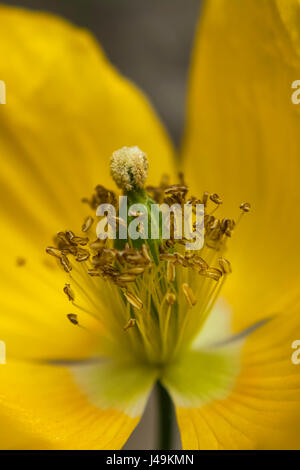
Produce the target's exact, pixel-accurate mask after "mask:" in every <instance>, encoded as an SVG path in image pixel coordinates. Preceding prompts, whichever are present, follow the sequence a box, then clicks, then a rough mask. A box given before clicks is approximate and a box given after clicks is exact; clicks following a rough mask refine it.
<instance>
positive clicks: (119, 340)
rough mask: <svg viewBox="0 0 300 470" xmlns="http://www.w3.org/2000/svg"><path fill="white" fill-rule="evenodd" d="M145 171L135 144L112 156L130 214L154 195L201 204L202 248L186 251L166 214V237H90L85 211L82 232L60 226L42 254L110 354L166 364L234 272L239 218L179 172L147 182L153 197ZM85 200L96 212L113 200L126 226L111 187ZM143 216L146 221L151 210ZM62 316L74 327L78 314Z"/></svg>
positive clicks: (184, 241) (90, 221) (118, 219)
mask: <svg viewBox="0 0 300 470" xmlns="http://www.w3.org/2000/svg"><path fill="white" fill-rule="evenodd" d="M147 170H148V162H147V158H146V155H145V154H144V153H143V152H142V151H141V150H140V149H138V148H137V147H130V148H129V147H124V148H122V149H120V150H118V151H116V152H114V153H113V155H112V157H111V172H112V175H113V177H114V180H115V181H116V183H117V185H118V186H119V187H120V188H122V189H123V192H125V193H126V195H127V200H128V204H129V205H128V214H127V215H128V216H129V217H136V216H141V215H142V214H141V213H139V211H130V210H129V207H130V205H131V204H132V203H136V202H138V203H141V201H142V202H143V203H145V205H146V207H147V208H150V206H151V204H152V203H153V199H154V200H155V201H157V202H159V203H160V204H161V203H164V204H169V205H172V204H174V203H177V204H180V205H182V207H184V204H186V203H189V204H190V205H192V209H193V214H194V215H196V208H197V205H198V204H203V205H204V207H205V214H204V246H203V247H202V248H201V249H199V250H195V251H193V250H190V251H189V250H188V249H187V246H186V245H187V243H190V240H188V239H187V238H185V237H182V238H181V239H180V240H178V239H176V237H175V231H174V217H173V218H172V217H171V220H170V222H171V227H170V236H169V239H167V240H161V239H158V240H155V241H153V240H151V239H148V240H147V241H144V242H141V240H133V239H130V238H128V239H127V240H124V241H121V240H118V242H119V241H120V243H117V242H116V241H115V240H110V239H109V238H108V239H106V240H100V239H98V238H97V239H95V238H96V234H95V238H94V237H93V235H92V227H93V224H94V217H92V215H88V214H87V216H86V217H85V219H84V221H83V223H81V224H80V225H79V227H80V226H81V231H82V232H83V234H84V235H85V236H79V235H77V232H74V231H72V230H66V231H61V232H58V233H57V234H56V236H55V238H54V244H53V246H49V247H47V248H46V252H47V253H48V254H49V255H51V256H52V257H54V258H56V259H57V261H58V264H60V265H61V266H62V267H63V269H64V271H65V272H66V273H67V275H68V278H69V280H70V281H69V283H66V284H65V286H64V287H63V292H64V293H65V295H66V296H67V299H68V301H71V302H72V308H74V309H77V311H79V313H80V315H81V314H82V315H89V316H90V317H92V318H93V320H96V322H97V323H96V324H98V327H99V326H100V330H101V332H100V333H98V330H97V332H96V335H97V337H98V335H99V337H101V341H99V344H106V343H108V347H109V353H111V351H113V354H115V355H118V354H128V355H129V356H130V357H131V356H132V355H133V356H134V357H135V358H138V359H139V360H143V359H144V360H146V361H147V362H149V363H154V364H156V365H158V364H159V365H162V366H163V365H164V364H165V363H166V362H167V361H170V360H173V359H174V358H175V357H176V356H177V354H179V351H181V350H182V349H184V348H186V347H188V345H190V344H191V342H192V340H193V339H194V337H195V334H196V333H197V332H198V331H199V329H200V328H202V326H203V325H204V323H205V321H206V318H207V316H208V315H209V313H210V311H211V309H212V308H213V306H214V303H215V301H216V299H217V297H218V295H219V293H220V290H221V288H222V286H223V283H224V281H225V280H226V278H227V275H228V274H229V273H231V272H232V269H231V265H230V262H229V261H228V260H227V259H226V258H224V253H225V250H226V248H227V243H228V242H229V239H230V237H231V236H232V234H233V231H234V229H235V227H236V223H235V221H234V220H233V219H230V218H225V217H224V216H223V218H222V216H219V217H215V215H213V213H212V212H210V213H208V212H207V206H210V205H211V203H210V201H211V202H212V203H214V204H215V206H216V207H215V208H214V210H213V212H214V211H215V210H216V209H218V208H220V206H221V204H222V203H223V201H222V199H221V197H220V196H219V195H218V194H216V193H208V192H204V193H203V195H202V197H200V198H199V197H196V196H192V195H188V186H187V185H186V184H185V181H184V178H183V175H180V177H179V183H178V184H170V181H169V178H167V177H166V176H165V177H164V178H163V179H162V182H161V184H160V185H159V186H158V187H154V186H149V187H147V191H150V193H151V195H152V196H153V199H151V197H150V195H149V193H148V192H147V191H146V189H145V188H144V183H145V180H146V177H147ZM83 202H85V203H87V204H88V205H89V206H90V208H91V209H92V210H93V211H94V212H93V214H94V213H95V210H96V208H97V207H98V205H99V204H103V203H105V204H107V203H109V204H112V205H113V206H114V208H115V214H116V217H115V222H116V223H117V224H116V225H117V226H118V227H120V226H121V225H124V226H126V223H125V220H123V219H122V218H121V217H120V216H119V215H120V213H121V211H120V208H119V206H118V204H117V198H116V195H115V193H114V192H113V191H111V190H109V189H106V188H104V187H103V186H101V185H98V186H96V188H95V191H94V194H93V195H92V196H91V198H84V199H83ZM240 209H241V211H242V214H241V215H243V214H244V213H246V212H249V210H250V204H249V203H243V204H241V206H240ZM221 210H222V208H221V209H219V211H220V212H221ZM150 212H151V211H150ZM121 214H122V213H121ZM183 217H184V216H183ZM148 222H151V219H150V216H149V215H148ZM182 222H183V220H182ZM149 226H150V225H149ZM193 227H194V231H197V230H199V229H200V226H199V224H197V223H196V222H194V223H193ZM149 236H150V234H149ZM137 242H138V243H137ZM71 270H72V273H71ZM71 285H72V288H71ZM75 298H76V303H75ZM196 305H197V306H196ZM195 306H196V307H195ZM192 307H193V308H192ZM81 312H83V313H81ZM67 318H68V320H69V321H70V322H71V323H72V324H74V325H79V323H78V317H77V315H76V314H75V313H70V314H68V315H67ZM99 324H100V325H99ZM124 324H125V326H124ZM79 327H80V328H84V327H83V326H81V325H79ZM134 327H136V328H134ZM84 329H86V328H84ZM122 329H124V331H127V330H128V329H131V332H130V334H126V335H123V334H121V335H120V331H122ZM124 351H125V353H124ZM118 357H119V356H118Z"/></svg>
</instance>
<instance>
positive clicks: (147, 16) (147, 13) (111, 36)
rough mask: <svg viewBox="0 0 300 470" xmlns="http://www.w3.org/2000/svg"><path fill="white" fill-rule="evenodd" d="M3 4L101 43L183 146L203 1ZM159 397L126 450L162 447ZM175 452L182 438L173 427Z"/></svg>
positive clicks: (19, 0)
mask: <svg viewBox="0 0 300 470" xmlns="http://www.w3.org/2000/svg"><path fill="white" fill-rule="evenodd" d="M2 3H6V4H8V5H16V6H22V7H28V8H31V9H34V10H44V11H48V12H52V13H56V14H58V15H60V16H63V17H64V18H67V19H68V20H70V21H72V22H73V23H76V24H77V25H79V26H83V27H86V28H88V29H89V30H90V31H92V32H93V33H94V35H95V36H96V37H97V38H98V40H99V42H100V43H101V44H102V47H103V48H104V50H105V51H106V54H107V55H108V57H109V58H110V60H111V62H113V63H114V64H115V65H116V66H117V67H118V68H119V70H120V71H121V73H122V74H123V75H125V76H127V77H129V78H131V79H132V80H133V81H134V82H135V83H136V84H137V85H138V86H139V87H140V88H141V89H142V90H143V91H144V92H145V93H146V94H147V95H148V97H149V98H150V100H151V102H152V104H153V105H154V107H155V108H156V110H157V112H158V114H159V115H160V117H161V119H162V120H163V122H164V123H165V125H166V127H167V129H168V131H169V133H170V135H171V137H172V139H173V141H174V142H175V144H177V145H179V144H180V140H181V135H182V130H183V121H184V114H185V95H186V83H187V73H188V67H189V62H190V54H191V50H192V43H193V38H194V32H195V26H196V22H197V19H198V17H199V12H200V8H201V3H202V1H201V0H7V1H3V2H2ZM156 410H157V407H156V395H155V393H153V394H152V396H151V398H150V400H149V403H148V405H147V408H146V411H145V414H144V417H143V419H142V421H141V423H140V424H139V426H138V427H137V429H136V430H135V432H134V433H133V435H132V436H131V438H130V439H129V441H128V442H127V444H126V446H125V448H126V449H128V450H129V449H153V448H157V443H156V440H155V435H156V434H157V411H156ZM174 430H175V433H174V434H175V437H174V448H180V437H179V433H178V429H177V427H176V425H174Z"/></svg>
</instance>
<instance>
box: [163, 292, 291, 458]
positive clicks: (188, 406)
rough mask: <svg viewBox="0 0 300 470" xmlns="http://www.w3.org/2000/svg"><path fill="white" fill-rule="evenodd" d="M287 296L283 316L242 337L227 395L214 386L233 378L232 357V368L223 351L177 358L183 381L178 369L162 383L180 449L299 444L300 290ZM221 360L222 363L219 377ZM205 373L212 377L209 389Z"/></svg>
mask: <svg viewBox="0 0 300 470" xmlns="http://www.w3.org/2000/svg"><path fill="white" fill-rule="evenodd" d="M290 299H292V300H291V301H290V303H289V304H286V306H285V307H286V312H287V313H286V315H284V316H283V315H279V316H277V317H276V318H274V319H272V320H270V321H269V322H268V323H266V324H265V325H264V326H262V327H261V328H259V329H257V330H256V331H255V332H253V333H252V334H251V335H250V336H249V337H248V338H247V339H246V342H245V344H244V346H243V348H242V351H241V357H240V372H239V374H238V375H237V376H236V377H235V384H234V387H233V388H232V390H231V393H228V394H227V396H225V395H223V396H222V394H221V393H220V392H222V390H221V389H220V387H219V388H218V387H216V385H218V386H219V385H220V383H221V382H220V380H223V381H224V380H225V379H226V377H227V378H228V377H233V376H232V374H231V375H230V373H229V375H228V372H230V370H231V371H233V370H234V369H233V367H234V362H231V368H230V362H228V361H227V362H226V357H227V359H228V358H229V356H228V355H227V356H226V355H225V356H224V357H223V360H222V361H216V363H215V364H213V363H212V361H207V363H206V364H203V363H202V362H200V363H199V362H194V363H193V364H191V363H188V364H184V363H182V364H181V374H184V379H185V380H184V381H182V380H180V375H178V374H177V375H178V377H177V380H176V377H175V375H176V374H175V375H173V376H172V377H173V379H174V380H173V383H169V384H168V383H166V384H167V385H168V386H169V390H170V393H171V395H172V397H173V399H174V401H175V404H176V407H177V418H178V422H179V427H180V430H181V437H182V443H183V447H184V448H185V449H296V448H299V436H298V431H297V430H298V428H299V420H300V398H299V397H300V393H299V392H300V369H299V367H300V364H296V363H294V362H295V359H296V360H298V362H300V361H299V359H300V348H299V345H300V341H299V343H297V344H298V350H297V349H294V348H295V346H296V345H295V344H293V343H294V341H295V340H299V338H300V298H299V294H297V297H296V298H295V297H294V296H293V295H292V293H291V292H290ZM293 347H294V348H293ZM198 354H200V353H198ZM215 354H216V353H215ZM202 358H203V356H202ZM293 361H294V362H293ZM222 364H223V366H224V364H227V365H226V367H225V368H224V367H223V374H222V375H221V376H220V372H221V371H222ZM201 366H202V367H201ZM224 372H225V373H226V374H224ZM207 377H211V378H212V379H213V380H211V383H210V389H208V388H207V383H208V382H207ZM225 383H226V382H225ZM211 384H214V385H215V388H214V393H215V396H214V395H213V388H212V387H211ZM226 390H227V392H228V387H227V388H224V390H223V392H226ZM205 391H206V392H207V395H205V394H204V393H205ZM208 392H210V393H208ZM218 394H219V396H218Z"/></svg>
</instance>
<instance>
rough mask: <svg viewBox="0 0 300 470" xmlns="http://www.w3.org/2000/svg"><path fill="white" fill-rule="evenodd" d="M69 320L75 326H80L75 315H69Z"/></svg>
mask: <svg viewBox="0 0 300 470" xmlns="http://www.w3.org/2000/svg"><path fill="white" fill-rule="evenodd" d="M67 318H68V320H69V321H70V322H71V323H72V324H73V325H78V320H77V315H76V314H75V313H68V315H67Z"/></svg>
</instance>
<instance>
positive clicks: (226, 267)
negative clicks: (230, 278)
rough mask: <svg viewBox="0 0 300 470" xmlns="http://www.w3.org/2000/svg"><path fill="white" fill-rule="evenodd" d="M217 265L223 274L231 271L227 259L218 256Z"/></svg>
mask: <svg viewBox="0 0 300 470" xmlns="http://www.w3.org/2000/svg"><path fill="white" fill-rule="evenodd" d="M219 265H220V267H221V269H222V271H223V273H224V274H229V273H232V269H231V264H230V262H229V261H228V260H227V259H225V258H219Z"/></svg>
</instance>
